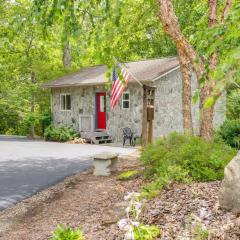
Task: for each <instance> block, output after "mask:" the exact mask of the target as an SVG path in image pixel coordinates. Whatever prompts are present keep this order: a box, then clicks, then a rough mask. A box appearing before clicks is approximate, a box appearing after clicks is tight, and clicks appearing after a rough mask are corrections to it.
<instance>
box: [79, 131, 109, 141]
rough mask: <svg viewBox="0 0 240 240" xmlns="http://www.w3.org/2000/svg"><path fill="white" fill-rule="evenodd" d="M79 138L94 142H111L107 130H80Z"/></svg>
mask: <svg viewBox="0 0 240 240" xmlns="http://www.w3.org/2000/svg"><path fill="white" fill-rule="evenodd" d="M81 138H84V139H86V140H88V141H91V143H94V144H106V143H112V136H110V135H109V134H108V133H107V132H81Z"/></svg>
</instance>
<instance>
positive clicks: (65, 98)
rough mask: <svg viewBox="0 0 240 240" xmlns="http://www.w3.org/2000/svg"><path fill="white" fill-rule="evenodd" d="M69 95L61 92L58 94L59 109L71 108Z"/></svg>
mask: <svg viewBox="0 0 240 240" xmlns="http://www.w3.org/2000/svg"><path fill="white" fill-rule="evenodd" d="M71 108H72V105H71V95H70V94H61V95H60V109H61V110H62V111H66V110H71Z"/></svg>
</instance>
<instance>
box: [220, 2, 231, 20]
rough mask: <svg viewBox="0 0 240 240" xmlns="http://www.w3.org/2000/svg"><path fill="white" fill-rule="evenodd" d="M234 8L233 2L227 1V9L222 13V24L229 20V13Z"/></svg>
mask: <svg viewBox="0 0 240 240" xmlns="http://www.w3.org/2000/svg"><path fill="white" fill-rule="evenodd" d="M231 7H232V0H226V4H225V7H224V9H223V13H222V20H221V21H222V23H223V22H224V21H225V20H226V19H227V17H228V13H229V11H230V9H231Z"/></svg>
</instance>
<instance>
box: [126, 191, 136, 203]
mask: <svg viewBox="0 0 240 240" xmlns="http://www.w3.org/2000/svg"><path fill="white" fill-rule="evenodd" d="M137 197H140V194H139V193H137V192H131V193H128V194H127V195H126V196H125V197H124V200H125V201H127V200H130V199H133V198H137Z"/></svg>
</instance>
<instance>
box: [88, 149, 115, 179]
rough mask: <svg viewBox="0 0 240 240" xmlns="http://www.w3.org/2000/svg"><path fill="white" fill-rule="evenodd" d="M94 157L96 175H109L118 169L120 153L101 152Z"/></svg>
mask: <svg viewBox="0 0 240 240" xmlns="http://www.w3.org/2000/svg"><path fill="white" fill-rule="evenodd" d="M93 159H94V160H93V165H94V173H93V174H94V175H95V176H109V175H110V174H111V172H114V171H116V170H117V160H118V154H114V153H101V154H97V155H95V156H94V158H93Z"/></svg>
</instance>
